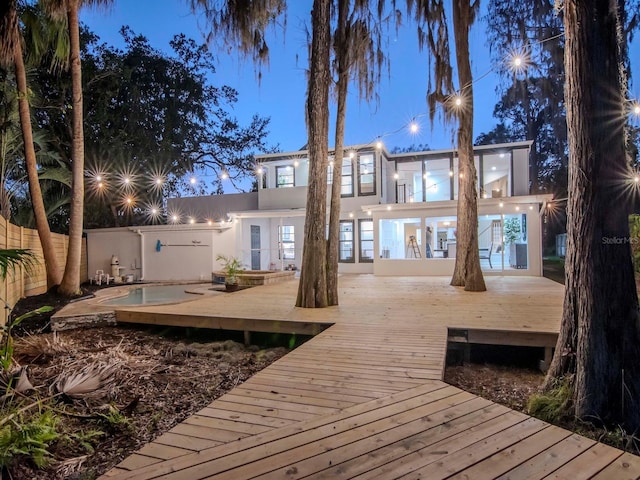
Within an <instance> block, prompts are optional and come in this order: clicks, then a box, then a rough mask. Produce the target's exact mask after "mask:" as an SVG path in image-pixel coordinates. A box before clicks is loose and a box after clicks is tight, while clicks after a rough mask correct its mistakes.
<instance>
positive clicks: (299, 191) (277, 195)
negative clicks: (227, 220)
mask: <svg viewBox="0 0 640 480" xmlns="http://www.w3.org/2000/svg"><path fill="white" fill-rule="evenodd" d="M306 205H307V187H291V188H262V189H260V190H259V192H258V209H259V210H279V209H285V208H305V206H306ZM236 211H237V210H236Z"/></svg>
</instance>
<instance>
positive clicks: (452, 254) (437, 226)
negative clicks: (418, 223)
mask: <svg viewBox="0 0 640 480" xmlns="http://www.w3.org/2000/svg"><path fill="white" fill-rule="evenodd" d="M425 226H426V231H425V252H426V253H427V258H456V247H457V241H458V238H457V234H458V230H457V229H458V223H457V221H456V217H455V216H446V217H427V218H426V219H425ZM429 255H431V256H429Z"/></svg>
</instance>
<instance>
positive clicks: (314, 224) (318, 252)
mask: <svg viewBox="0 0 640 480" xmlns="http://www.w3.org/2000/svg"><path fill="white" fill-rule="evenodd" d="M330 14H331V1H330V0H314V2H313V10H312V11H311V30H312V38H311V53H310V56H309V84H308V85H309V86H308V88H307V105H306V119H307V132H308V142H309V184H308V188H307V208H306V216H305V225H304V248H303V251H302V269H301V272H300V283H299V284H298V297H297V299H296V306H297V307H306V308H319V307H320V308H321V307H326V306H327V305H328V298H327V282H326V258H327V251H326V247H327V242H326V240H325V235H326V210H327V202H326V197H327V180H326V179H327V164H328V161H329V158H328V155H329V152H328V142H329V85H330V83H331V73H330V64H329V60H330V56H331V47H330V45H331V27H330V25H331V22H330V20H331V15H330ZM337 160H338V161H339V160H340V159H337Z"/></svg>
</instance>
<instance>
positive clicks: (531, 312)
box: [104, 276, 640, 480]
mask: <svg viewBox="0 0 640 480" xmlns="http://www.w3.org/2000/svg"><path fill="white" fill-rule="evenodd" d="M447 280H448V279H443V278H436V279H434V278H426V277H425V278H395V277H393V278H391V277H389V278H384V277H383V278H380V277H373V276H344V277H341V279H340V288H341V305H340V306H338V307H332V308H329V309H323V310H307V309H297V308H294V307H292V306H291V305H293V301H294V298H295V294H296V287H297V283H296V282H287V283H284V284H278V285H271V286H265V287H259V288H254V289H251V290H246V291H241V292H236V293H233V294H229V295H224V296H217V297H211V298H204V299H202V300H197V301H193V302H188V303H184V304H179V305H171V306H164V307H160V306H158V307H147V308H136V309H127V310H126V312H125V311H124V310H123V311H118V314H117V316H118V321H135V320H138V321H139V322H141V323H159V324H160V323H161V324H165V321H167V319H171V318H172V320H169V322H172V323H170V324H172V325H173V324H182V325H193V326H200V327H204V326H209V327H211V328H232V329H234V330H246V329H248V330H251V331H271V330H268V328H273V329H274V330H273V331H278V332H287V331H300V330H304V329H308V330H305V331H313V332H321V333H319V334H318V335H316V336H315V337H314V338H313V339H311V340H310V341H308V342H307V343H305V344H304V345H302V346H300V347H299V348H297V349H296V350H294V351H293V352H291V353H289V354H288V355H286V356H285V357H283V358H281V359H280V360H278V361H276V362H275V363H273V364H272V365H270V366H269V367H267V368H266V369H264V370H263V371H262V372H260V373H258V374H256V375H255V376H254V377H252V378H251V379H249V380H248V381H246V382H245V383H243V384H242V385H239V386H238V387H236V388H235V389H233V390H232V391H231V392H229V393H227V394H226V395H224V396H222V397H220V398H219V399H217V400H215V401H214V402H212V403H211V404H210V405H209V406H208V407H206V408H204V409H202V410H201V411H200V412H198V413H197V414H195V415H193V416H191V417H189V418H188V419H187V420H185V421H184V422H183V423H181V424H179V425H177V426H176V427H174V428H173V429H172V430H171V431H170V432H168V433H166V434H164V435H162V436H160V437H159V438H157V439H156V440H155V441H154V442H152V443H150V444H148V445H146V446H144V447H143V448H142V449H141V450H139V451H138V452H136V453H135V454H134V455H132V456H130V457H129V458H127V459H126V460H124V461H123V462H122V463H121V464H120V465H118V466H117V467H116V468H114V469H113V470H111V471H110V472H108V473H107V474H106V475H105V476H104V478H109V479H112V478H122V479H124V478H127V479H153V478H162V479H185V480H186V479H189V480H192V479H194V480H195V479H205V478H216V479H226V478H228V479H234V480H235V479H245V478H272V479H294V478H318V479H319V478H326V479H336V478H341V479H342V478H344V479H346V478H358V479H364V478H379V479H388V478H427V479H432V478H433V479H436V478H459V479H463V478H465V479H476V478H512V479H520V478H571V480H576V479H581V478H584V479H587V478H599V479H609V478H612V479H613V478H616V479H617V478H629V479H638V478H640V458H638V457H635V456H633V455H630V454H625V453H623V452H621V451H619V450H616V449H613V448H611V447H607V446H605V445H602V444H599V443H596V442H594V441H592V440H589V439H586V438H584V437H580V436H578V435H576V434H573V433H571V432H569V431H566V430H563V429H560V428H557V427H554V426H551V425H548V424H546V423H544V422H542V421H539V420H536V419H532V418H530V417H528V416H526V415H524V414H521V413H517V412H514V411H511V410H509V409H508V408H506V407H503V406H500V405H497V404H494V403H492V402H490V401H488V400H485V399H482V398H479V397H476V396H475V395H472V394H470V393H467V392H464V391H462V390H459V389H457V388H455V387H452V386H449V385H447V384H445V383H444V382H442V381H441V379H442V374H443V369H444V358H445V354H446V346H447V338H448V334H447V327H452V328H455V329H456V330H457V331H458V332H468V336H473V334H475V332H485V333H486V332H491V335H493V336H494V338H496V339H498V340H503V341H507V342H508V341H509V339H511V338H516V339H518V340H517V341H518V342H519V341H520V340H519V339H520V338H524V339H526V338H536V334H542V335H552V336H553V335H555V334H557V329H558V322H559V318H560V310H561V305H562V294H563V292H562V287H561V286H559V285H557V284H555V283H553V282H551V281H549V280H546V279H542V278H530V277H527V278H524V277H521V278H512V277H490V278H488V279H487V283H488V287H489V291H488V292H485V293H480V294H478V293H466V292H462V291H461V290H459V289H454V288H452V287H449V286H448V285H447ZM329 325H332V326H330V328H328V326H329ZM296 329H299V330H296ZM300 333H303V332H300ZM480 335H481V336H482V335H485V334H483V333H480ZM482 338H491V337H490V336H486V335H485V336H483V337H482ZM524 341H525V342H526V341H528V340H524ZM536 341H537V340H536Z"/></svg>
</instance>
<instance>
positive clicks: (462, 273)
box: [451, 0, 487, 292]
mask: <svg viewBox="0 0 640 480" xmlns="http://www.w3.org/2000/svg"><path fill="white" fill-rule="evenodd" d="M472 18H473V12H472V9H471V5H470V4H469V0H453V30H454V37H455V43H456V62H457V65H458V82H459V84H460V91H461V93H462V96H463V104H462V105H461V106H460V108H459V109H458V117H459V118H458V120H459V122H460V125H459V128H458V173H459V176H458V179H457V181H458V223H457V227H456V228H457V231H458V232H457V237H456V264H455V267H454V270H453V278H452V279H451V285H453V286H457V287H461V286H464V289H465V290H467V291H471V292H484V291H485V290H486V289H487V287H486V286H485V284H484V277H483V276H482V270H481V269H480V252H479V250H478V191H477V188H476V184H477V183H478V174H477V172H476V167H475V164H474V163H473V77H472V76H471V64H470V62H469V29H470V28H471V22H472Z"/></svg>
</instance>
